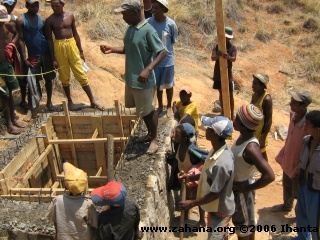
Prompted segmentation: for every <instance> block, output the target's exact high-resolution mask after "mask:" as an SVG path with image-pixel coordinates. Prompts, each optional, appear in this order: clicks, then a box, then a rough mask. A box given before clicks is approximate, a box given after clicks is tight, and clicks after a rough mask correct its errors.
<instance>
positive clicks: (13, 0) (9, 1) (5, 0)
mask: <svg viewBox="0 0 320 240" xmlns="http://www.w3.org/2000/svg"><path fill="white" fill-rule="evenodd" d="M5 3H6V4H8V5H10V6H12V5H14V4H16V3H17V1H16V0H2V4H5Z"/></svg>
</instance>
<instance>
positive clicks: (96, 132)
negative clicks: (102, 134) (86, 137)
mask: <svg viewBox="0 0 320 240" xmlns="http://www.w3.org/2000/svg"><path fill="white" fill-rule="evenodd" d="M97 136H98V129H96V130H94V132H93V134H92V137H91V138H97Z"/></svg>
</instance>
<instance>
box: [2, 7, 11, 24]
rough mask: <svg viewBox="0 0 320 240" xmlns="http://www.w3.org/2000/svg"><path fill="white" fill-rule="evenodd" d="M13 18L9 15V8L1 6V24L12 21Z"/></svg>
mask: <svg viewBox="0 0 320 240" xmlns="http://www.w3.org/2000/svg"><path fill="white" fill-rule="evenodd" d="M10 19H11V16H10V15H9V14H8V11H7V8H6V7H5V6H3V5H0V22H8V21H10Z"/></svg>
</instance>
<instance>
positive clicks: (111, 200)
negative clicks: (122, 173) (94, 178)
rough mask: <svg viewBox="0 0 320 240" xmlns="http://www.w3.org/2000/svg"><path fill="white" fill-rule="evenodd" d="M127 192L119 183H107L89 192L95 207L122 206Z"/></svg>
mask: <svg viewBox="0 0 320 240" xmlns="http://www.w3.org/2000/svg"><path fill="white" fill-rule="evenodd" d="M126 196H127V190H126V188H125V187H124V186H123V185H122V184H121V183H120V182H116V181H113V182H108V183H107V184H106V185H104V186H102V187H98V188H96V189H94V190H93V191H92V192H91V199H92V201H93V203H94V204H95V205H97V206H106V205H109V206H112V205H115V204H118V205H124V202H125V200H126Z"/></svg>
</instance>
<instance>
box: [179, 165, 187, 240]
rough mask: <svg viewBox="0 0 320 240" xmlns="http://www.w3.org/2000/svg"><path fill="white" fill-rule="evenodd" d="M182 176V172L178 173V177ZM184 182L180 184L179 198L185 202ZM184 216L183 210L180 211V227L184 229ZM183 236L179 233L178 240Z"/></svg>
mask: <svg viewBox="0 0 320 240" xmlns="http://www.w3.org/2000/svg"><path fill="white" fill-rule="evenodd" d="M182 175H184V171H181V172H180V173H179V176H182ZM186 191H187V189H186V180H185V179H183V180H182V182H181V198H182V201H185V200H186ZM184 214H185V210H181V214H180V227H184ZM183 234H184V232H180V240H182V239H183Z"/></svg>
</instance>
